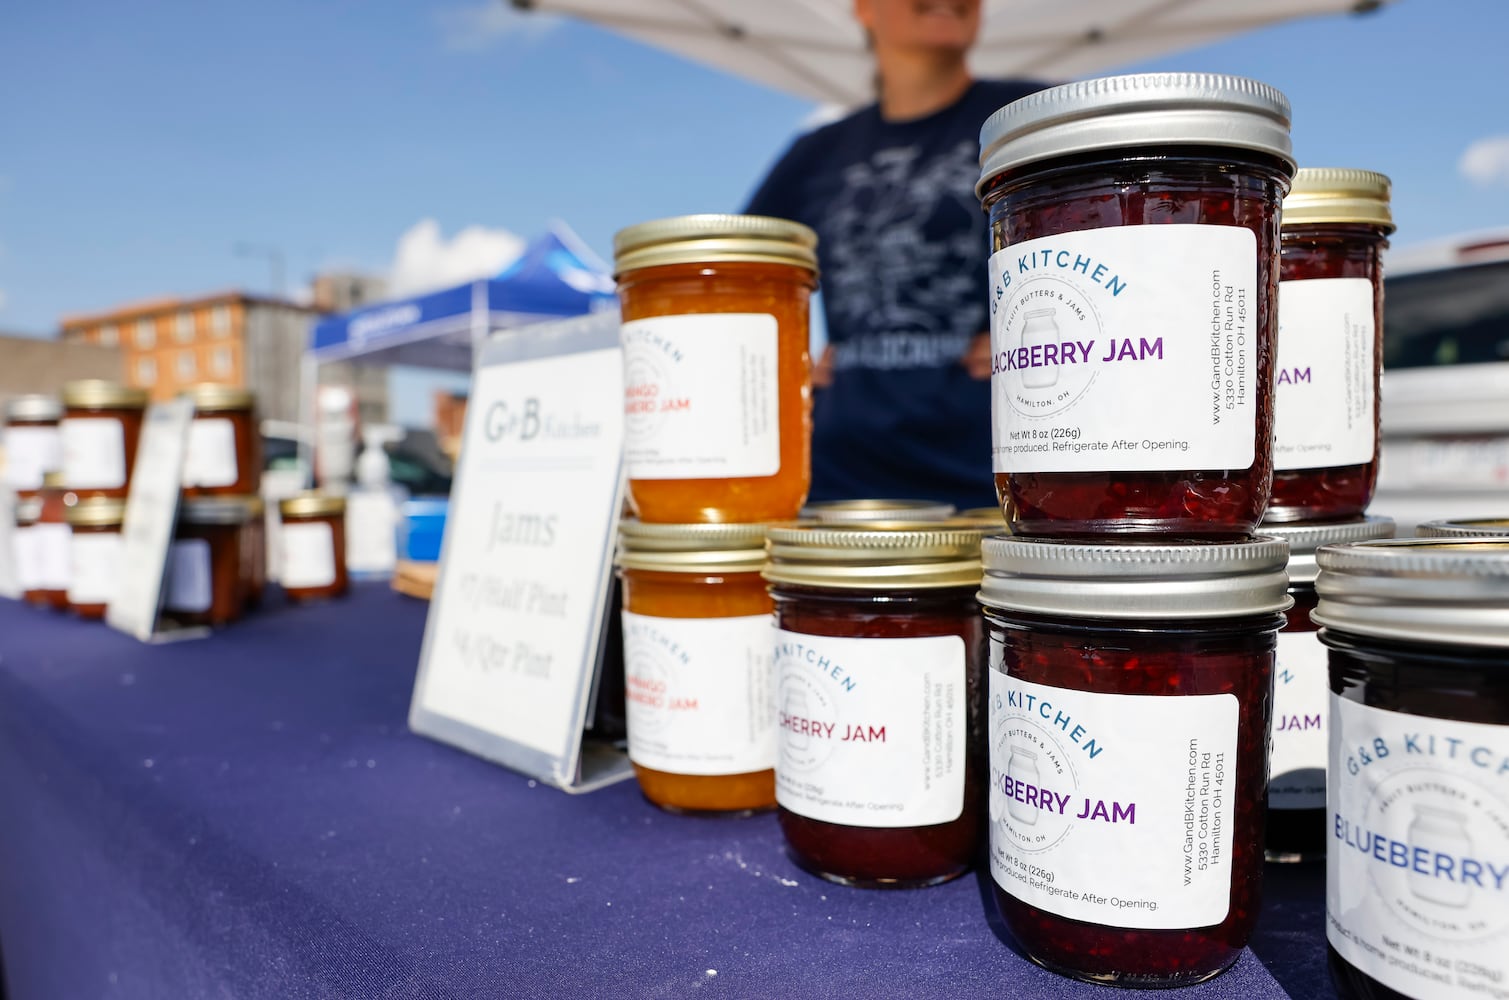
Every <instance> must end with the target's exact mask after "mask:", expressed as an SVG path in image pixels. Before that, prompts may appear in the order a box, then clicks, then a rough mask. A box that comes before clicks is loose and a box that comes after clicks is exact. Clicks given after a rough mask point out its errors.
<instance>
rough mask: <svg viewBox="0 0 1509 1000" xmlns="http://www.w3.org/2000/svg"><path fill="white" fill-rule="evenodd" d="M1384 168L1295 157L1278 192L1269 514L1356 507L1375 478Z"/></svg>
mask: <svg viewBox="0 0 1509 1000" xmlns="http://www.w3.org/2000/svg"><path fill="white" fill-rule="evenodd" d="M1393 231H1394V223H1393V218H1392V217H1391V215H1390V214H1389V179H1388V178H1387V177H1385V176H1384V175H1382V174H1378V173H1374V172H1373V171H1371V170H1341V169H1332V168H1311V167H1305V168H1302V169H1301V170H1300V171H1299V173H1297V174H1295V175H1294V187H1293V188H1292V189H1291V190H1290V192H1289V196H1288V197H1287V198H1285V199H1284V225H1283V247H1282V259H1281V261H1280V264H1279V285H1278V321H1279V339H1278V371H1277V375H1276V376H1275V377H1274V400H1273V412H1274V416H1273V497H1272V499H1271V500H1270V501H1269V503H1268V512H1267V513H1266V514H1265V515H1264V517H1265V518H1266V519H1267V520H1269V521H1334V520H1341V519H1346V518H1356V517H1360V516H1362V512H1363V511H1364V510H1365V509H1366V508H1367V505H1368V503H1369V502H1370V501H1371V500H1372V499H1373V489H1374V487H1375V486H1376V485H1377V483H1378V438H1379V434H1378V417H1379V402H1378V399H1379V397H1378V383H1379V379H1380V376H1381V375H1382V371H1383V264H1382V258H1383V251H1384V249H1385V248H1386V247H1387V246H1388V235H1389V233H1391V232H1393Z"/></svg>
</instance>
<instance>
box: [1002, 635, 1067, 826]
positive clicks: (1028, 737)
mask: <svg viewBox="0 0 1509 1000" xmlns="http://www.w3.org/2000/svg"><path fill="white" fill-rule="evenodd" d="M992 653H994V650H992ZM1017 697H1018V695H1017V694H1016V693H1015V692H1012V693H1010V694H1008V696H1007V697H1002V696H1001V694H1000V693H993V694H992V695H991V699H990V725H991V733H992V736H991V742H990V802H989V809H990V821H991V827H992V830H991V844H992V845H995V846H997V847H999V848H1001V849H1006V850H1012V851H1020V852H1022V853H1025V854H1037V853H1040V852H1045V851H1051V850H1052V849H1053V848H1055V847H1056V846H1058V844H1059V843H1061V842H1062V841H1063V840H1064V838H1066V837H1067V836H1069V834H1070V832H1071V831H1072V830H1073V829H1074V824H1075V822H1076V820H1077V819H1082V818H1083V817H1082V816H1079V812H1078V811H1080V810H1082V809H1083V807H1084V805H1085V799H1084V797H1083V796H1082V795H1081V794H1080V780H1079V775H1078V773H1077V771H1076V769H1075V767H1074V764H1073V762H1072V760H1071V759H1070V754H1069V752H1068V750H1067V748H1066V747H1065V746H1064V745H1063V744H1062V743H1060V741H1059V740H1058V739H1056V738H1055V737H1054V735H1053V732H1054V731H1053V730H1052V729H1051V728H1045V727H1043V726H1039V725H1038V724H1037V723H1036V722H1034V721H1033V719H1032V717H1031V716H1030V715H1029V714H1028V713H1026V712H1024V711H1022V710H1021V707H1020V704H1019V703H1018V702H1017V700H1016V699H1017Z"/></svg>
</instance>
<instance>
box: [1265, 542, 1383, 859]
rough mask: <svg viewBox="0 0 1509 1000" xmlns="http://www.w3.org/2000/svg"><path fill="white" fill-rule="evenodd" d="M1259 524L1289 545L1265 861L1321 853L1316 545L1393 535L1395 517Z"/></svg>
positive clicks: (1322, 731) (1322, 675)
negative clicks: (1287, 606) (1289, 601)
mask: <svg viewBox="0 0 1509 1000" xmlns="http://www.w3.org/2000/svg"><path fill="white" fill-rule="evenodd" d="M1258 531H1259V532H1261V533H1262V534H1263V535H1264V536H1266V537H1269V538H1278V539H1280V540H1282V541H1284V542H1287V543H1288V545H1289V569H1288V575H1289V596H1290V597H1293V598H1294V606H1293V607H1292V608H1290V609H1289V610H1288V611H1287V612H1285V613H1284V614H1285V618H1286V619H1287V621H1286V623H1285V625H1284V629H1283V631H1282V632H1280V633H1279V634H1278V660H1277V663H1276V665H1275V666H1274V670H1273V727H1272V731H1271V734H1270V739H1269V749H1268V752H1269V760H1268V830H1267V834H1266V836H1265V838H1264V845H1265V853H1266V856H1267V859H1268V860H1269V861H1281V862H1290V861H1312V860H1317V859H1320V858H1323V857H1325V853H1326V842H1327V841H1328V840H1329V839H1330V838H1329V835H1328V833H1327V830H1326V758H1327V755H1328V754H1329V752H1330V748H1329V746H1328V745H1327V743H1326V719H1327V718H1328V717H1329V716H1330V714H1331V712H1330V701H1331V684H1330V679H1329V678H1330V674H1329V673H1328V672H1327V668H1326V648H1325V647H1324V646H1322V645H1321V643H1320V637H1319V636H1318V635H1317V634H1316V633H1317V632H1318V631H1319V630H1320V626H1319V625H1317V624H1315V622H1313V621H1312V620H1311V619H1310V613H1311V612H1313V611H1314V610H1315V602H1316V599H1317V598H1316V595H1315V576H1316V573H1317V570H1316V567H1315V550H1316V549H1318V548H1320V547H1321V546H1322V545H1333V544H1337V543H1340V542H1357V541H1364V540H1366V539H1370V538H1392V537H1393V536H1394V522H1393V521H1391V520H1389V519H1388V518H1385V517H1370V518H1367V519H1365V520H1361V521H1343V522H1341V523H1338V524H1264V525H1262V526H1261V527H1260V528H1258Z"/></svg>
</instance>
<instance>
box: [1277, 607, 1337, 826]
mask: <svg viewBox="0 0 1509 1000" xmlns="http://www.w3.org/2000/svg"><path fill="white" fill-rule="evenodd" d="M1329 669H1330V668H1329V666H1328V662H1327V659H1326V647H1324V646H1322V645H1321V644H1320V638H1319V636H1318V635H1317V634H1316V633H1315V632H1280V633H1279V634H1278V656H1277V662H1276V664H1275V666H1274V670H1273V731H1272V744H1271V748H1270V750H1269V758H1268V774H1269V775H1270V777H1269V779H1268V808H1270V809H1324V808H1325V807H1326V714H1327V711H1328V709H1327V705H1328V703H1329V702H1330V698H1331V686H1330V679H1329V678H1330V673H1329Z"/></svg>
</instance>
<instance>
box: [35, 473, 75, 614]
mask: <svg viewBox="0 0 1509 1000" xmlns="http://www.w3.org/2000/svg"><path fill="white" fill-rule="evenodd" d="M37 499H38V501H40V503H41V507H40V509H39V513H38V515H37V520H36V523H35V524H33V525H32V528H31V532H32V533H31V544H32V546H33V549H32V552H33V558H34V559H35V560H36V563H35V565H36V567H37V571H38V574H39V576H38V580H37V587H38V592H39V593H40V595H41V598H42V601H41V603H43V604H44V605H46V606H47V607H49V608H52V609H53V610H55V611H63V610H66V609H67V608H68V577H69V560H70V556H69V548H70V546H71V544H72V543H71V539H72V533H71V532H70V531H69V528H68V517H67V514H68V508H70V507H72V506H73V505H74V504H76V503H78V497H77V496H75V495H74V494H73V492H72V491H70V490H68V489H65V488H64V486H63V473H62V472H61V471H57V470H54V471H52V472H48V473H46V474H44V475H43V476H42V489H41V490H40V491H38V493H37Z"/></svg>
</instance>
